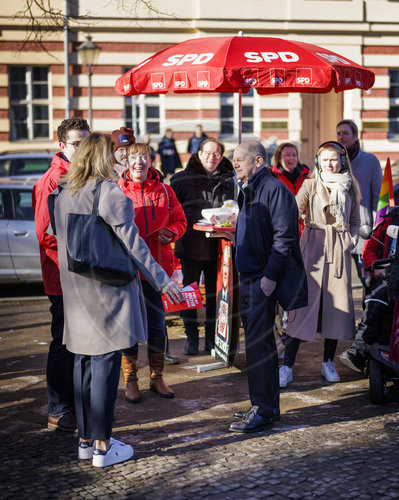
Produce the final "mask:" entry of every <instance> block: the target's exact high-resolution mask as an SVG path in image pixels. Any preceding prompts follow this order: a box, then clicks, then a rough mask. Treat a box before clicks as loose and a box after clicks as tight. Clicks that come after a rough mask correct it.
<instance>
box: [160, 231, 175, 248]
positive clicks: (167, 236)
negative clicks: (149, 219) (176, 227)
mask: <svg viewBox="0 0 399 500" xmlns="http://www.w3.org/2000/svg"><path fill="white" fill-rule="evenodd" d="M172 240H173V232H172V231H171V230H169V229H168V228H167V227H163V228H161V229H160V230H159V232H158V241H159V242H160V243H161V244H162V245H168V244H169V243H171V242H172Z"/></svg>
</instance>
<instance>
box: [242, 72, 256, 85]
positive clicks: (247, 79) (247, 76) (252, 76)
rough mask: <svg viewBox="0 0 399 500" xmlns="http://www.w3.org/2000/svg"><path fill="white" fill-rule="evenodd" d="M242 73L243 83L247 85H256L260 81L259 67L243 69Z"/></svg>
mask: <svg viewBox="0 0 399 500" xmlns="http://www.w3.org/2000/svg"><path fill="white" fill-rule="evenodd" d="M241 75H242V78H243V83H244V85H245V86H246V87H255V85H258V83H259V73H258V70H257V69H250V68H246V69H242V70H241Z"/></svg>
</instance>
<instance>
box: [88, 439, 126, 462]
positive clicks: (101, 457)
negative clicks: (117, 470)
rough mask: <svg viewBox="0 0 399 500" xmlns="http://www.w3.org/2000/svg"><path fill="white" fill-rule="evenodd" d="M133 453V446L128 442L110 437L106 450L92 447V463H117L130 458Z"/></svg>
mask: <svg viewBox="0 0 399 500" xmlns="http://www.w3.org/2000/svg"><path fill="white" fill-rule="evenodd" d="M133 453H134V451H133V448H132V447H131V446H130V445H129V444H125V443H122V442H121V441H118V440H117V439H114V438H111V441H110V446H109V450H108V451H107V452H105V451H101V450H97V448H94V451H93V465H94V467H107V466H108V465H114V464H118V463H120V462H124V461H125V460H129V458H132V456H133Z"/></svg>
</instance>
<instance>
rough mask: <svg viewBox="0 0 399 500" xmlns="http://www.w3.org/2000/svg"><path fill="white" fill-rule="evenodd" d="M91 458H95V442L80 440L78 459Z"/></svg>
mask: <svg viewBox="0 0 399 500" xmlns="http://www.w3.org/2000/svg"><path fill="white" fill-rule="evenodd" d="M90 458H93V443H88V442H87V441H80V442H79V444H78V459H79V460H89V459H90Z"/></svg>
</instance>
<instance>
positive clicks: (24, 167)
mask: <svg viewBox="0 0 399 500" xmlns="http://www.w3.org/2000/svg"><path fill="white" fill-rule="evenodd" d="M55 153H56V151H49V150H47V149H46V150H40V151H15V152H9V151H6V152H4V153H0V177H28V176H29V177H30V176H32V175H34V176H36V175H43V174H44V172H45V171H46V170H47V169H48V168H49V166H50V165H51V160H52V158H53V156H54V154H55Z"/></svg>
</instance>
